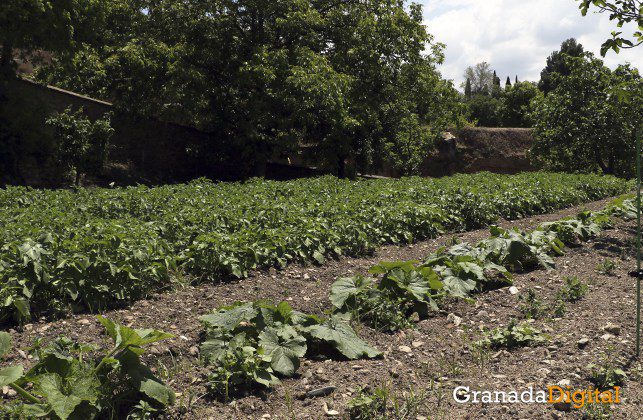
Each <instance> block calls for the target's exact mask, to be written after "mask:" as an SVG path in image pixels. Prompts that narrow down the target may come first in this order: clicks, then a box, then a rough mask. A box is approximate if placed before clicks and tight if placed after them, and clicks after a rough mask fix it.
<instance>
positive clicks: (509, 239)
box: [477, 226, 565, 272]
mask: <svg viewBox="0 0 643 420" xmlns="http://www.w3.org/2000/svg"><path fill="white" fill-rule="evenodd" d="M564 247H565V244H564V243H563V242H562V241H561V240H560V239H558V236H557V235H556V233H554V232H546V231H543V230H535V231H533V232H531V233H523V232H519V231H517V230H504V229H502V228H500V227H497V226H493V227H492V228H491V237H490V238H489V239H486V240H484V241H482V242H480V243H479V244H478V245H477V248H478V251H477V254H478V255H479V256H480V258H483V259H485V260H489V261H492V262H494V263H496V264H498V265H501V266H503V267H506V268H507V269H508V270H510V271H513V272H521V271H526V270H531V269H534V268H538V267H541V268H547V269H549V268H552V267H554V265H555V264H554V260H553V259H552V257H551V255H562V254H563V248H564Z"/></svg>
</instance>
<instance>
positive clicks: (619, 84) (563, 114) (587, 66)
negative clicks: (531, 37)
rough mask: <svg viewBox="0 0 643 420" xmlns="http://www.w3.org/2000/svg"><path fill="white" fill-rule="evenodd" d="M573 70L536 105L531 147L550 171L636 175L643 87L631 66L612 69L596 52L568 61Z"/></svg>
mask: <svg viewBox="0 0 643 420" xmlns="http://www.w3.org/2000/svg"><path fill="white" fill-rule="evenodd" d="M565 63H566V65H567V66H568V67H569V69H570V71H569V74H568V75H567V76H561V75H558V74H557V76H556V79H555V80H557V82H558V86H557V87H556V88H555V89H554V90H553V91H551V92H550V93H549V94H548V95H547V96H546V97H544V98H537V99H536V101H535V102H534V112H533V114H532V119H533V121H534V134H535V137H536V141H535V143H534V145H533V147H532V149H531V155H532V157H533V158H534V159H535V161H536V162H537V163H538V164H539V165H541V166H542V167H544V168H546V169H548V170H562V171H573V172H585V173H586V172H597V171H602V172H603V173H607V174H616V175H618V176H624V177H631V176H633V175H634V167H635V162H634V156H635V155H636V153H635V144H636V143H635V130H636V128H637V127H638V126H639V125H640V123H641V121H642V120H641V118H642V117H641V116H642V115H643V108H641V107H642V106H643V100H641V98H643V83H642V81H641V77H640V75H639V73H638V71H637V70H636V69H633V68H631V67H630V66H629V65H626V66H620V67H618V68H617V69H616V70H614V71H612V70H610V69H609V68H607V67H606V66H605V65H604V64H603V62H602V61H601V60H598V59H596V58H594V57H593V56H592V55H591V54H585V55H584V56H582V57H579V58H575V57H569V56H567V57H565Z"/></svg>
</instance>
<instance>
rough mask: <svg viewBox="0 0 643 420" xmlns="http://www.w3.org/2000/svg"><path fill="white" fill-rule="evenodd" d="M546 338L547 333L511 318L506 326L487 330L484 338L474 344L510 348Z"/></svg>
mask: <svg viewBox="0 0 643 420" xmlns="http://www.w3.org/2000/svg"><path fill="white" fill-rule="evenodd" d="M548 340H549V336H548V335H547V334H543V333H541V332H540V331H539V330H537V329H535V328H533V327H532V326H531V325H529V324H518V322H517V321H516V320H515V319H512V320H511V321H510V322H509V325H507V326H506V327H504V328H496V329H494V330H492V331H489V332H488V333H487V334H486V337H485V338H484V339H482V340H480V341H478V342H476V345H477V346H483V347H490V348H493V349H496V348H500V347H506V348H509V349H512V348H515V347H529V346H536V345H540V344H543V343H546V342H547V341H548Z"/></svg>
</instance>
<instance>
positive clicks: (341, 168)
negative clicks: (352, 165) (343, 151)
mask: <svg viewBox="0 0 643 420" xmlns="http://www.w3.org/2000/svg"><path fill="white" fill-rule="evenodd" d="M337 177H338V178H339V179H344V178H346V158H345V157H343V156H340V157H339V159H338V161H337Z"/></svg>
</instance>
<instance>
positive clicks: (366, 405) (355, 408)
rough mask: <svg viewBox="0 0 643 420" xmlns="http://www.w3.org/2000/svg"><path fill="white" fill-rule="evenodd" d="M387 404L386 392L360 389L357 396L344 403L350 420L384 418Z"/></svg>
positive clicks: (384, 390) (378, 389)
mask: <svg viewBox="0 0 643 420" xmlns="http://www.w3.org/2000/svg"><path fill="white" fill-rule="evenodd" d="M388 402H389V395H388V390H386V389H383V388H379V387H378V388H376V389H375V390H371V389H368V388H366V389H360V390H359V392H358V394H357V396H356V397H354V398H352V399H351V400H350V401H348V403H346V408H347V409H348V416H349V417H350V419H351V420H371V419H382V418H386V410H387V406H388Z"/></svg>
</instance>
